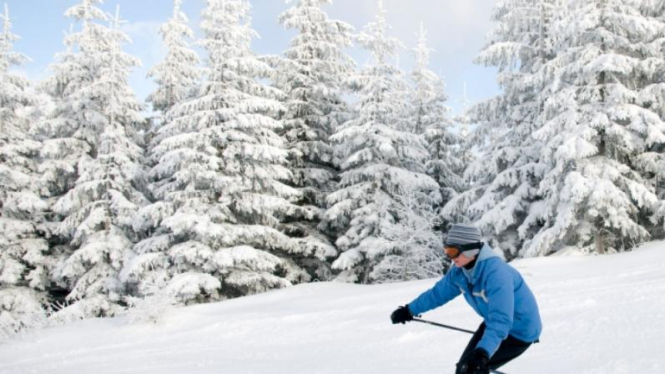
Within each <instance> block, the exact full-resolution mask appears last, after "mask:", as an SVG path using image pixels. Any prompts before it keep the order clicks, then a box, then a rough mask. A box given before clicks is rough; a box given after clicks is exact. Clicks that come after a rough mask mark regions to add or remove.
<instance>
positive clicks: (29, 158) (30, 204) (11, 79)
mask: <svg viewBox="0 0 665 374" xmlns="http://www.w3.org/2000/svg"><path fill="white" fill-rule="evenodd" d="M0 19H1V20H2V21H3V28H2V32H1V33H0V340H2V339H3V338H5V337H6V336H8V335H11V334H13V333H15V332H18V331H20V330H22V329H24V328H29V327H33V326H34V325H35V324H40V323H43V321H45V318H46V314H45V312H44V309H43V306H44V305H45V304H46V292H45V291H46V290H47V288H48V286H49V279H48V273H49V268H50V267H51V266H50V265H51V262H50V258H49V256H48V244H47V242H46V240H45V239H44V238H43V235H42V233H40V232H39V231H40V230H39V224H40V222H41V221H42V217H43V211H44V210H45V209H46V203H45V202H44V201H43V200H42V199H41V197H40V195H39V193H40V191H39V178H38V176H37V155H38V154H39V149H40V144H39V142H36V141H34V140H33V139H32V138H31V136H30V135H29V131H30V126H31V121H30V118H29V116H28V113H27V109H28V107H29V106H31V105H34V104H35V102H36V98H35V97H34V95H33V94H32V93H31V92H30V91H29V89H28V86H29V83H28V80H27V79H25V78H23V77H21V76H19V75H16V74H13V73H12V72H11V71H10V68H11V67H12V66H15V65H21V64H23V63H24V62H26V61H28V58H27V57H26V56H24V55H23V54H20V53H17V52H15V51H14V47H13V43H14V41H15V40H17V39H18V37H17V36H16V35H15V34H13V33H12V32H11V20H10V17H9V9H8V7H7V5H6V4H5V12H4V14H0Z"/></svg>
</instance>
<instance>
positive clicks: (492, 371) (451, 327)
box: [413, 318, 506, 374]
mask: <svg viewBox="0 0 665 374" xmlns="http://www.w3.org/2000/svg"><path fill="white" fill-rule="evenodd" d="M413 320H414V321H416V322H420V323H426V324H428V325H432V326H437V327H443V328H446V329H450V330H455V331H461V332H466V333H469V334H475V333H476V332H475V331H471V330H465V329H461V328H459V327H455V326H449V325H444V324H443V323H437V322H432V321H428V320H425V319H420V318H414V319H413ZM490 373H494V374H506V373H504V372H502V371H498V370H490Z"/></svg>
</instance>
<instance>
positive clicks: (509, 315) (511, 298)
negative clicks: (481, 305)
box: [476, 267, 515, 357]
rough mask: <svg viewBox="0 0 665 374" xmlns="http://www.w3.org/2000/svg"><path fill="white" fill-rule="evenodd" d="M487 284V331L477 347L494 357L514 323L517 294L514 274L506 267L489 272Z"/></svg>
mask: <svg viewBox="0 0 665 374" xmlns="http://www.w3.org/2000/svg"><path fill="white" fill-rule="evenodd" d="M486 284H487V286H486V288H485V295H486V297H487V301H488V304H489V305H488V312H487V318H486V319H485V333H484V334H483V337H482V339H480V342H478V345H477V346H476V347H477V348H483V349H485V351H487V353H488V354H489V356H490V357H492V355H493V354H494V352H496V350H497V349H499V345H501V342H502V341H503V340H504V339H506V338H507V337H508V333H509V332H510V329H511V327H512V325H513V312H514V309H515V294H514V292H513V280H512V276H511V274H510V272H509V271H508V269H506V268H505V267H502V268H498V269H496V270H495V271H493V272H492V273H490V274H488V276H487V283H486Z"/></svg>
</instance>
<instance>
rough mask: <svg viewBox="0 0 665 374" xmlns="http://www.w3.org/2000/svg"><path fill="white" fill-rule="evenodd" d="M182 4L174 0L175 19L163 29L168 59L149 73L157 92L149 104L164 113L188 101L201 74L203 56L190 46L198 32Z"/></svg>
mask: <svg viewBox="0 0 665 374" xmlns="http://www.w3.org/2000/svg"><path fill="white" fill-rule="evenodd" d="M182 2H183V0H173V16H172V17H171V18H170V19H169V20H168V22H166V23H165V24H163V25H162V27H161V28H160V29H159V33H160V34H161V35H162V40H163V41H164V44H165V45H166V49H167V52H166V56H165V57H164V60H162V61H161V62H160V63H159V64H157V65H156V66H155V67H153V68H152V69H151V70H150V71H149V72H148V77H152V78H154V79H155V83H157V89H156V90H155V92H153V93H151V94H150V95H149V96H148V98H147V101H148V102H149V103H152V108H153V110H154V111H159V112H161V113H162V114H164V113H166V112H168V111H169V109H171V108H172V107H173V106H174V105H175V104H177V103H179V102H181V101H184V100H185V99H186V98H188V97H189V96H190V95H191V94H192V90H193V89H194V88H195V87H196V85H197V84H198V80H199V78H200V75H201V70H200V68H199V64H200V60H199V57H198V55H197V54H196V52H195V51H194V50H193V49H192V48H191V47H190V46H189V43H188V40H190V39H193V38H194V32H193V31H192V29H191V28H189V26H188V25H187V23H188V20H187V16H186V15H185V13H183V12H182V10H181V9H180V7H181V5H182Z"/></svg>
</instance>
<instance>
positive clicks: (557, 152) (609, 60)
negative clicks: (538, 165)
mask: <svg viewBox="0 0 665 374" xmlns="http://www.w3.org/2000/svg"><path fill="white" fill-rule="evenodd" d="M644 5H645V2H643V1H638V0H628V1H619V0H594V1H578V0H575V1H572V2H571V11H570V13H569V14H568V16H567V17H565V18H564V19H562V20H561V22H560V23H559V27H558V28H557V33H558V34H559V35H560V36H561V39H560V43H559V44H558V45H557V46H556V47H557V48H556V49H557V50H558V53H557V57H556V59H554V60H553V62H552V63H551V65H552V66H554V67H555V68H554V69H550V70H549V73H550V75H549V79H551V80H552V81H553V82H554V84H553V85H552V87H551V91H550V92H548V93H547V95H548V99H547V100H546V101H545V106H544V111H543V122H544V125H543V127H542V128H541V129H539V130H538V131H537V132H536V133H535V134H534V136H535V137H536V138H537V139H538V140H540V141H541V142H543V143H545V146H544V148H543V150H542V152H541V158H542V162H543V163H544V164H545V165H547V166H548V170H547V171H546V174H545V176H544V178H543V180H542V182H541V184H540V192H539V193H540V194H541V195H542V196H543V197H544V198H545V200H544V203H545V208H544V213H545V214H544V215H543V221H544V228H543V229H542V230H541V231H540V232H539V233H538V235H537V236H536V237H535V238H534V239H533V241H532V243H531V244H530V246H529V247H528V249H527V251H526V253H525V254H526V255H531V256H532V255H543V254H548V253H552V252H556V251H558V250H560V249H562V248H564V247H565V246H574V247H578V248H584V249H589V250H591V251H595V252H597V253H601V254H602V253H606V252H612V251H623V250H627V249H630V248H634V247H635V246H636V245H637V244H638V243H640V242H642V241H645V240H647V239H649V237H650V235H649V232H648V228H649V225H650V223H649V222H648V220H649V219H650V218H652V217H653V214H654V212H655V210H656V209H657V206H658V204H659V203H660V202H661V201H660V200H659V198H658V196H657V195H656V192H655V186H654V183H653V179H654V175H653V173H649V175H647V173H644V170H642V169H643V168H641V167H640V164H641V161H642V160H643V158H644V155H645V154H647V153H650V152H653V151H654V150H657V149H662V147H663V144H664V143H665V123H664V122H663V118H662V117H661V114H662V112H661V109H659V108H658V103H661V102H662V97H663V79H665V77H664V76H663V73H662V72H663V69H664V68H665V61H664V57H663V47H662V45H663V33H664V31H665V24H664V23H663V20H662V18H661V19H658V18H655V17H651V16H647V15H645V14H644V8H643V6H644Z"/></svg>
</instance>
